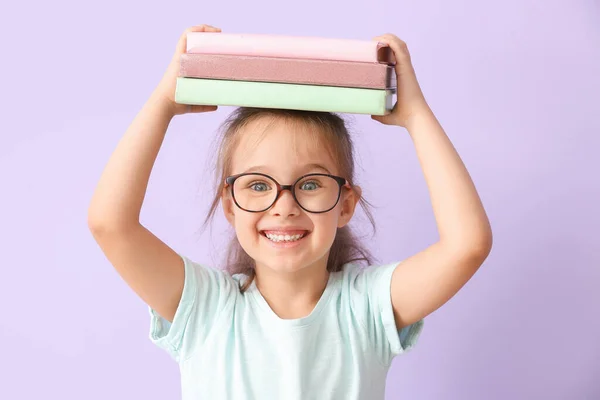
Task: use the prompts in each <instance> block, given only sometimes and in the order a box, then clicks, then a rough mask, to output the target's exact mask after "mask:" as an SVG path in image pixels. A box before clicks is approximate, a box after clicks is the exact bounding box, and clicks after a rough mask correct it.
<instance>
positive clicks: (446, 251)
mask: <svg viewBox="0 0 600 400" xmlns="http://www.w3.org/2000/svg"><path fill="white" fill-rule="evenodd" d="M378 40H381V41H384V42H386V43H388V44H389V45H390V47H391V48H392V50H394V54H395V57H396V60H397V63H396V67H395V68H396V74H397V78H398V79H397V82H398V102H397V104H396V106H395V108H394V110H393V112H392V113H391V114H389V115H387V116H383V117H377V116H374V117H373V119H375V120H378V121H380V122H382V123H384V124H386V125H398V126H402V127H405V128H406V129H407V130H408V133H409V134H410V137H411V139H412V141H413V143H414V145H415V149H416V152H417V156H418V159H419V162H420V164H421V168H422V170H423V174H424V176H425V181H426V183H427V187H428V189H429V194H430V198H431V203H432V206H433V213H434V216H435V219H436V223H437V228H438V233H439V240H438V241H437V242H436V243H434V244H432V245H431V246H429V247H428V248H426V249H424V250H423V251H421V252H419V253H417V254H415V255H413V256H412V257H409V258H408V259H406V260H404V261H403V262H402V263H401V264H400V265H398V267H397V268H396V269H395V270H394V274H393V275H392V283H391V292H392V293H391V297H392V307H393V309H394V316H395V319H396V325H397V328H398V329H400V328H402V327H403V326H406V325H410V324H412V323H414V322H417V321H418V320H420V319H421V318H423V317H425V316H427V315H428V314H430V313H431V312H433V311H435V310H436V309H438V308H439V307H440V306H442V305H443V304H444V303H446V302H447V301H448V300H449V299H450V298H451V297H452V296H454V295H455V294H456V293H457V292H458V290H459V289H460V288H462V287H463V286H464V285H465V284H466V283H467V281H468V280H469V279H470V278H471V277H472V276H473V275H474V274H475V272H476V271H477V270H478V268H479V267H480V266H481V264H482V263H483V262H484V260H485V259H486V258H487V256H488V254H489V252H490V250H491V247H492V231H491V227H490V223H489V220H488V218H487V215H486V213H485V210H484V208H483V205H482V203H481V200H480V198H479V195H478V194H477V191H476V189H475V185H474V184H473V181H472V180H471V177H470V176H469V173H468V171H467V169H466V168H465V166H464V164H463V162H462V160H461V158H460V156H459V155H458V153H457V152H456V150H455V149H454V146H453V145H452V143H451V142H450V139H449V138H448V137H447V135H446V133H445V132H444V130H443V129H442V127H441V125H440V124H439V122H438V121H437V119H436V117H435V115H434V114H433V112H432V111H431V109H430V108H429V106H428V105H427V103H426V101H425V98H424V96H423V94H422V92H421V89H420V87H419V84H418V83H417V79H416V75H415V71H414V69H413V67H412V64H411V60H410V55H409V53H408V49H407V47H406V44H405V43H404V42H403V41H401V40H400V39H398V38H397V37H395V36H393V35H389V34H388V35H383V36H380V37H378Z"/></svg>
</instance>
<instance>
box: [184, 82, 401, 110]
mask: <svg viewBox="0 0 600 400" xmlns="http://www.w3.org/2000/svg"><path fill="white" fill-rule="evenodd" d="M394 92H395V91H394V90H390V89H388V90H384V89H365V88H349V87H335V86H317V85H305V84H292V83H274V82H251V81H239V80H238V81H234V80H222V79H201V78H186V77H178V78H177V87H176V90H175V102H176V103H179V104H192V105H214V106H221V105H222V106H237V107H259V108H282V109H292V110H305V111H328V112H337V113H348V114H369V115H385V114H387V113H389V111H390V110H391V109H392V107H393V105H394V104H393V95H394Z"/></svg>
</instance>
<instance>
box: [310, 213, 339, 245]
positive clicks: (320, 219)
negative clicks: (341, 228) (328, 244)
mask: <svg viewBox="0 0 600 400" xmlns="http://www.w3.org/2000/svg"><path fill="white" fill-rule="evenodd" d="M331 211H332V212H329V213H325V214H320V215H317V216H315V217H313V218H312V220H313V225H314V231H313V233H316V234H317V235H318V236H319V237H321V238H323V240H327V238H331V239H330V241H333V237H335V234H336V232H337V223H338V215H337V214H336V213H334V212H333V211H334V210H331ZM327 241H329V240H327Z"/></svg>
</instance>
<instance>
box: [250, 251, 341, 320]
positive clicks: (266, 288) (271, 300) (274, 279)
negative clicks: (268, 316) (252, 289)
mask: <svg viewBox="0 0 600 400" xmlns="http://www.w3.org/2000/svg"><path fill="white" fill-rule="evenodd" d="M325 260H327V259H325ZM328 279H329V271H327V264H324V265H322V263H315V264H314V265H312V266H310V267H306V268H302V269H301V270H299V271H294V272H279V271H274V270H273V269H271V268H269V267H266V266H260V265H258V264H257V265H256V277H255V280H256V287H257V288H258V290H259V291H260V293H261V295H262V296H263V298H264V299H265V301H266V302H267V303H268V304H269V306H270V307H271V309H272V310H273V312H274V313H275V314H276V315H277V316H279V317H280V318H283V319H296V318H302V317H305V316H307V315H309V314H310V313H311V311H312V310H313V309H314V307H315V306H316V304H317V302H318V301H319V299H320V298H321V295H322V294H323V291H325V288H326V287H327V281H328Z"/></svg>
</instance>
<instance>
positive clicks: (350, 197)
mask: <svg viewBox="0 0 600 400" xmlns="http://www.w3.org/2000/svg"><path fill="white" fill-rule="evenodd" d="M361 196H362V189H361V187H360V186H353V187H352V189H344V190H343V192H342V198H341V199H340V202H341V210H340V218H339V220H338V228H342V227H343V226H345V225H346V224H347V223H348V222H350V219H352V216H353V215H354V210H356V205H357V204H358V201H359V200H360V198H361Z"/></svg>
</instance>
